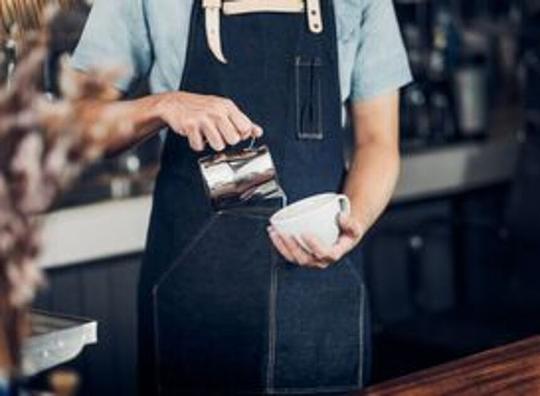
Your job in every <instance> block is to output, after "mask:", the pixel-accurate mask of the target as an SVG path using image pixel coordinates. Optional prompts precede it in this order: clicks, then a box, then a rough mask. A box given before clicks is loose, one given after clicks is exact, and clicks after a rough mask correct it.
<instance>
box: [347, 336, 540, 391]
mask: <svg viewBox="0 0 540 396" xmlns="http://www.w3.org/2000/svg"><path fill="white" fill-rule="evenodd" d="M386 395H392V396H393V395H405V396H409V395H410V396H445V395H455V396H483V395H486V396H487V395H489V396H506V395H509V396H514V395H515V396H521V395H523V396H529V395H531V396H534V395H540V336H536V337H533V338H529V339H526V340H523V341H520V342H517V343H514V344H510V345H507V346H503V347H500V348H497V349H493V350H490V351H486V352H483V353H480V354H478V355H473V356H470V357H467V358H464V359H461V360H457V361H455V362H451V363H448V364H444V365H442V366H437V367H434V368H432V369H428V370H424V371H420V372H418V373H414V374H411V375H408V376H405V377H402V378H398V379H395V380H391V381H389V382H385V383H382V384H379V385H375V386H373V387H371V388H368V389H367V390H366V391H365V392H362V393H360V394H358V395H357V396H386Z"/></svg>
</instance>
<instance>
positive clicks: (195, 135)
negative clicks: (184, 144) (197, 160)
mask: <svg viewBox="0 0 540 396" xmlns="http://www.w3.org/2000/svg"><path fill="white" fill-rule="evenodd" d="M187 138H188V141H189V145H190V146H191V148H192V149H193V150H195V151H203V150H204V146H205V143H204V139H203V137H202V134H201V132H199V131H195V132H192V133H190V134H189V135H188V136H187Z"/></svg>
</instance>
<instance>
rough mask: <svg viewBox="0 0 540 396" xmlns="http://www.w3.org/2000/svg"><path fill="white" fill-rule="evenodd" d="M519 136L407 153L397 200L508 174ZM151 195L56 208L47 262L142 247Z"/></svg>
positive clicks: (48, 231)
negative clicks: (61, 208)
mask: <svg viewBox="0 0 540 396" xmlns="http://www.w3.org/2000/svg"><path fill="white" fill-rule="evenodd" d="M518 151H519V143H518V141H517V139H516V138H498V139H494V140H493V141H489V142H469V143H460V144H456V145H452V146H448V147H441V148H436V149H430V150H425V151H420V152H417V153H410V154H406V155H404V156H403V160H402V170H401V176H400V180H399V183H398V186H397V189H396V192H395V195H394V198H393V203H404V202H414V201H415V200H419V199H426V198H436V197H441V196H445V195H448V194H455V193H460V192H464V191H469V190H471V189H477V188H481V187H486V186H490V185H494V184H497V183H501V182H505V181H507V180H509V179H510V178H511V177H512V175H513V172H514V169H515V165H516V161H517V156H518ZM151 201H152V199H151V197H150V196H142V197H138V198H129V199H123V200H111V201H105V202H101V203H96V204H91V205H85V206H80V207H73V208H68V209H63V210H58V211H55V212H53V213H51V214H49V215H47V216H45V219H44V229H43V242H44V243H43V244H44V251H43V252H42V256H41V259H40V263H41V265H42V266H43V267H44V268H53V267H61V266H66V265H73V264H80V263H85V262H90V261H96V260H102V259H106V258H110V257H115V256H121V255H127V254H132V253H138V252H141V251H142V250H143V249H144V242H145V238H146V231H147V227H148V220H149V216H150V210H151V205H152V202H151Z"/></svg>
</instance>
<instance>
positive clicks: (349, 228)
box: [268, 214, 364, 269]
mask: <svg viewBox="0 0 540 396" xmlns="http://www.w3.org/2000/svg"><path fill="white" fill-rule="evenodd" d="M339 226H340V228H341V235H340V237H339V239H338V241H337V242H336V244H335V245H334V246H331V247H329V246H325V245H324V244H322V243H321V242H320V241H319V240H318V239H317V238H316V237H315V236H313V235H303V236H301V237H300V239H301V240H302V242H304V245H305V246H307V247H308V248H309V249H305V248H304V247H303V246H302V245H301V243H300V240H299V239H297V238H295V237H290V236H287V235H283V234H280V233H278V232H277V230H276V229H275V228H273V227H268V234H269V235H270V239H271V240H272V242H273V243H274V246H275V247H276V249H277V250H278V252H279V253H281V255H282V256H283V257H285V259H286V260H287V261H289V262H291V263H294V264H297V265H300V266H302V267H309V268H319V269H326V268H328V267H329V266H330V265H332V264H334V263H336V262H338V261H339V260H341V258H343V257H344V256H345V255H346V254H347V253H349V252H350V251H351V250H353V249H354V248H355V247H356V245H358V243H359V242H360V241H361V240H362V237H363V236H364V229H363V227H362V225H361V224H360V222H359V221H358V220H356V219H355V218H354V217H352V216H351V215H343V214H342V215H340V217H339Z"/></svg>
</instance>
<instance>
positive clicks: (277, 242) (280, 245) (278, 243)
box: [268, 228, 294, 262]
mask: <svg viewBox="0 0 540 396" xmlns="http://www.w3.org/2000/svg"><path fill="white" fill-rule="evenodd" d="M268 235H269V236H270V239H271V240H272V242H273V243H274V246H275V247H276V249H277V250H278V252H279V253H280V254H281V255H282V256H283V257H285V259H286V260H287V261H289V262H292V261H294V256H293V255H292V254H291V252H290V251H289V249H287V246H286V245H285V243H284V242H283V241H282V240H281V237H280V236H279V235H278V234H277V233H276V232H275V231H274V230H273V229H271V228H270V229H269V230H268Z"/></svg>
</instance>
